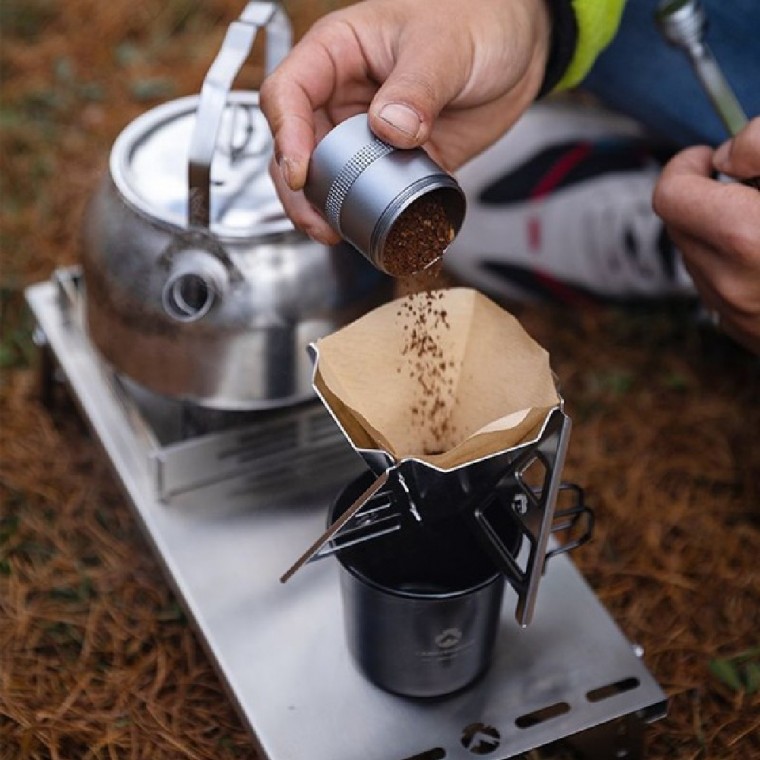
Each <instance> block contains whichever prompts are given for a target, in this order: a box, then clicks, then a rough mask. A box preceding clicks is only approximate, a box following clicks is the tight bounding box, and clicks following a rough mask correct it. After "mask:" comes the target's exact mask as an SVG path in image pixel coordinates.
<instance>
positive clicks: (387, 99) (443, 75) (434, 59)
mask: <svg viewBox="0 0 760 760" xmlns="http://www.w3.org/2000/svg"><path fill="white" fill-rule="evenodd" d="M451 57H452V53H451V50H450V49H449V50H447V49H446V46H445V44H442V41H438V42H432V43H431V41H430V39H427V40H425V41H424V42H422V41H420V42H419V44H415V42H414V41H413V40H406V41H405V45H404V47H403V49H402V51H401V52H400V53H399V57H398V59H397V61H396V65H395V66H394V68H393V70H392V71H391V73H390V74H389V76H388V78H387V79H386V80H385V82H384V83H383V85H382V86H381V87H380V89H379V90H378V92H377V93H376V95H375V97H374V98H373V100H372V103H371V105H370V109H369V123H370V127H371V128H372V131H373V132H374V133H375V134H376V135H377V136H378V137H379V138H381V139H382V140H385V141H386V142H388V143H390V144H391V145H394V146H396V147H397V148H413V147H416V146H418V145H421V144H422V143H424V142H426V141H427V140H428V139H429V137H430V133H431V131H432V128H433V123H434V121H435V119H436V118H437V117H438V114H439V113H440V112H441V110H442V109H443V108H444V107H445V106H446V105H447V104H448V103H449V102H451V100H453V99H454V98H455V97H456V96H457V95H458V94H459V92H460V90H461V87H462V84H461V82H460V81H459V77H458V72H462V71H464V70H466V67H464V66H457V65H452V61H451Z"/></svg>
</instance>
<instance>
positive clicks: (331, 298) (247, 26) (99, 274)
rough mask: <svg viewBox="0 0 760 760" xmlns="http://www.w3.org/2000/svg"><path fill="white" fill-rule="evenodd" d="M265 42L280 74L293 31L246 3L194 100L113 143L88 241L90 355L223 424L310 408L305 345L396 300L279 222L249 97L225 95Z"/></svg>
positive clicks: (340, 257) (143, 120) (269, 64)
mask: <svg viewBox="0 0 760 760" xmlns="http://www.w3.org/2000/svg"><path fill="white" fill-rule="evenodd" d="M260 29H264V30H265V31H266V43H267V45H266V70H267V72H269V71H271V70H272V69H273V68H274V66H276V64H277V63H278V62H279V61H280V60H281V59H282V58H283V57H284V55H285V54H286V53H287V51H288V49H289V48H290V44H291V29H290V23H289V21H288V19H287V17H286V16H285V14H284V12H283V11H282V8H281V7H280V6H279V4H277V3H272V2H258V0H256V1H254V2H249V3H248V5H247V6H246V7H245V9H244V10H243V12H242V15H241V16H240V19H239V20H238V21H235V22H234V23H232V24H231V25H230V28H229V29H228V31H227V34H226V37H225V39H224V42H223V44H222V47H221V49H220V51H219V54H218V55H217V58H216V60H215V61H214V63H213V64H212V66H211V68H210V69H209V71H208V74H207V75H206V78H205V81H204V84H203V87H202V90H201V93H200V95H197V96H191V97H188V98H182V99H179V100H175V101H172V102H169V103H165V104H163V105H161V106H159V107H157V108H155V109H152V110H151V111H148V112H147V113H145V114H143V115H142V116H140V117H138V118H137V119H136V120H134V121H133V122H132V123H130V124H129V125H128V126H127V127H126V129H124V131H123V132H122V133H121V134H120V135H119V137H118V138H117V140H116V141H115V143H114V145H113V148H112V150H111V154H110V164H109V171H108V172H107V174H106V176H105V177H104V178H103V181H102V183H101V185H100V187H99V189H98V190H97V192H96V193H95V195H94V197H93V198H92V201H91V203H90V205H89V208H88V212H87V216H86V219H85V225H84V245H83V251H82V268H83V273H84V282H85V288H86V298H85V304H86V305H85V311H86V322H87V326H88V331H89V334H90V337H91V339H92V341H93V343H94V344H95V346H96V347H97V348H98V350H99V351H100V352H101V353H102V355H103V356H104V357H105V359H106V360H107V361H108V362H109V363H110V364H112V365H113V367H114V368H115V369H116V370H117V371H118V372H120V373H123V374H124V375H126V376H128V377H129V378H131V379H132V380H134V381H136V382H138V383H140V384H142V385H144V386H145V387H147V388H149V389H150V390H152V391H155V392H157V393H161V394H165V395H169V396H173V397H181V398H185V399H188V400H190V401H193V402H195V403H197V404H199V405H201V406H207V407H210V408H217V409H226V410H254V409H266V408H273V407H278V406H286V405H290V404H294V403H297V402H300V401H303V400H306V399H310V398H313V389H312V387H311V362H310V359H309V356H308V353H307V347H308V345H309V344H310V343H312V342H313V341H315V340H316V339H317V338H319V337H322V336H324V335H326V334H329V333H330V332H333V331H334V330H335V329H337V328H338V327H340V326H342V325H343V324H345V323H346V322H348V321H350V320H352V319H354V318H356V317H358V316H360V315H361V314H362V313H364V312H365V311H367V310H368V309H370V308H372V307H374V306H376V305H378V304H379V303H381V302H383V301H384V300H387V299H388V298H389V297H390V296H391V294H392V284H391V280H390V278H388V277H386V276H385V275H383V274H381V273H379V272H378V271H377V270H376V269H375V268H374V267H372V265H371V264H369V263H368V262H367V261H366V260H365V259H364V258H363V257H362V256H360V255H359V254H357V253H356V252H355V251H354V250H353V249H352V248H351V246H349V245H348V244H343V245H340V246H335V247H328V246H324V245H322V244H319V243H316V242H314V241H312V240H310V239H309V238H307V237H306V236H305V235H303V234H302V233H300V232H298V231H297V230H295V229H294V227H293V225H292V223H291V222H290V220H289V219H288V218H287V216H286V215H285V213H284V211H283V209H282V206H281V204H280V202H279V200H278V198H277V196H276V193H275V190H274V186H273V184H272V182H271V178H270V176H269V170H268V169H269V163H270V159H271V155H272V142H273V141H272V136H271V132H270V130H269V128H268V125H267V123H266V120H265V119H264V116H263V115H262V113H261V111H260V109H259V105H258V93H257V92H251V91H245V92H244V91H234V92H233V91H231V87H232V83H233V80H234V78H235V77H236V76H237V73H238V71H239V70H240V67H241V66H242V65H243V63H244V62H245V60H246V58H247V57H248V55H249V54H250V51H251V48H252V46H253V43H254V40H255V38H256V35H257V32H258V30H260ZM212 159H213V163H212Z"/></svg>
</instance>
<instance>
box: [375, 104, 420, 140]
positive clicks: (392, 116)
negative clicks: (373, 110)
mask: <svg viewBox="0 0 760 760" xmlns="http://www.w3.org/2000/svg"><path fill="white" fill-rule="evenodd" d="M379 116H380V118H381V119H382V120H383V121H385V122H387V123H388V124H390V125H391V126H392V127H394V128H395V129H398V131H399V132H403V133H404V134H406V135H409V136H410V137H416V136H417V132H419V130H420V117H419V116H417V114H416V113H415V112H414V111H413V110H412V109H411V108H409V106H405V105H402V104H401V103H389V104H388V105H387V106H383V109H382V110H381V111H380V113H379Z"/></svg>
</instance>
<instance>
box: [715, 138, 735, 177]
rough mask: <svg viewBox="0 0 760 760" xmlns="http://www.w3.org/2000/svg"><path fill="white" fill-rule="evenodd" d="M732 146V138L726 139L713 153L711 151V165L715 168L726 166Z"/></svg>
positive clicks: (721, 168)
mask: <svg viewBox="0 0 760 760" xmlns="http://www.w3.org/2000/svg"><path fill="white" fill-rule="evenodd" d="M733 146H734V141H733V140H726V142H724V143H723V145H721V146H719V147H718V149H717V150H716V151H715V153H713V166H714V167H715V168H716V169H720V170H723V169H725V168H727V167H728V164H729V160H730V157H731V149H732V148H733Z"/></svg>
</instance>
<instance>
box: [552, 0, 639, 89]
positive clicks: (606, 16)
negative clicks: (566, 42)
mask: <svg viewBox="0 0 760 760" xmlns="http://www.w3.org/2000/svg"><path fill="white" fill-rule="evenodd" d="M549 1H550V2H551V0H549ZM572 3H573V10H574V11H575V20H576V23H577V24H578V43H577V45H576V46H575V53H574V54H573V57H572V59H571V60H570V64H569V66H568V67H567V69H566V70H565V73H564V74H563V75H562V79H560V81H559V83H558V84H557V86H556V87H555V90H566V89H568V88H569V87H574V86H575V85H577V84H578V83H579V82H581V80H582V79H583V78H584V77H585V76H586V74H588V72H589V69H590V68H591V66H592V65H593V63H594V61H595V60H596V58H597V56H598V55H599V53H601V52H602V50H604V48H605V47H607V45H609V44H610V42H611V41H612V38H613V37H614V36H615V33H616V32H617V30H618V26H619V25H620V18H621V16H622V15H623V9H624V7H625V0H572Z"/></svg>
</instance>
